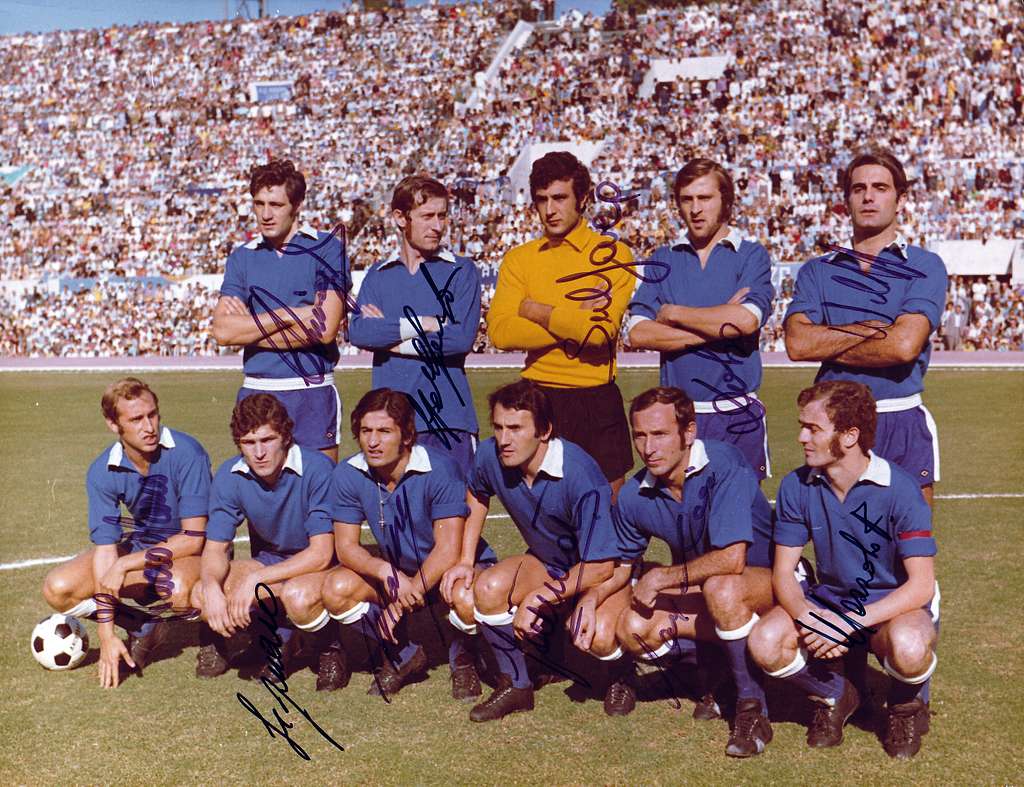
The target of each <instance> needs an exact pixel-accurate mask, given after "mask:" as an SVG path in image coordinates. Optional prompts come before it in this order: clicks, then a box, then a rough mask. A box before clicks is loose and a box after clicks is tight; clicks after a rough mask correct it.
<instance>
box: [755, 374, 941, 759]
mask: <svg viewBox="0 0 1024 787" xmlns="http://www.w3.org/2000/svg"><path fill="white" fill-rule="evenodd" d="M797 401H798V403H799V406H800V444H801V445H802V446H803V449H804V457H805V461H806V464H805V465H804V466H803V467H801V468H800V469H798V470H794V471H793V472H792V473H790V474H789V475H787V476H786V477H785V478H784V479H782V484H781V486H780V487H779V497H778V502H777V504H776V517H777V522H776V525H775V544H776V546H775V566H774V573H773V578H772V581H773V585H774V588H775V596H776V598H777V599H778V602H779V606H778V607H776V608H775V609H773V610H772V611H771V612H770V613H769V614H767V615H765V616H764V617H763V618H762V619H761V621H760V622H759V623H758V624H757V626H756V627H755V628H754V631H753V633H752V634H751V636H750V649H751V653H752V655H753V656H754V658H755V660H756V661H757V662H758V663H759V664H760V665H761V666H762V667H763V668H764V669H765V670H766V671H769V674H770V675H771V676H773V677H776V678H783V679H785V680H789V681H790V682H792V683H793V684H795V685H797V686H799V687H800V688H802V689H804V690H805V691H806V692H807V693H808V694H810V695H811V699H812V700H814V701H815V702H816V703H818V707H817V708H816V710H815V714H814V719H813V721H812V722H811V727H810V729H809V730H808V732H807V743H808V744H809V745H810V746H815V747H820V746H837V745H838V744H839V743H841V742H842V740H843V725H844V724H845V723H846V720H847V719H848V718H849V717H850V716H851V715H852V714H853V712H854V711H856V710H857V706H858V704H859V701H860V699H859V695H858V692H857V689H856V688H855V687H854V685H853V684H852V683H851V682H850V681H848V680H847V679H846V678H845V677H842V676H841V675H839V674H837V673H835V672H833V671H831V670H829V669H828V668H827V667H826V666H825V664H826V662H827V661H828V660H831V659H835V658H836V657H838V656H841V655H843V654H844V653H846V652H847V650H848V649H849V648H851V647H854V646H863V645H864V644H865V643H867V644H868V646H869V647H870V648H871V651H872V652H873V653H874V654H875V656H876V657H877V658H878V660H879V662H881V663H882V665H883V666H884V667H885V671H886V672H888V673H889V675H891V676H892V678H893V680H892V683H891V686H890V689H889V698H888V706H889V712H888V723H887V726H886V732H885V738H884V745H885V750H886V752H888V753H889V754H890V755H891V756H893V757H901V758H909V757H913V756H914V755H915V754H916V753H917V752H918V750H919V749H920V748H921V735H922V733H924V732H926V731H927V729H928V689H929V683H930V678H931V675H932V673H933V672H934V670H935V666H936V664H937V657H936V655H935V641H936V636H937V626H938V599H939V594H938V585H937V584H936V583H935V571H934V565H933V563H934V555H935V539H934V538H932V532H931V530H932V526H931V512H930V510H929V508H928V505H927V504H926V503H925V501H924V499H923V498H922V497H921V494H920V492H919V491H918V486H917V483H916V480H915V479H914V478H912V477H911V476H910V475H909V474H907V473H906V472H905V471H903V470H902V469H900V467H899V466H897V465H896V464H894V463H892V462H888V461H886V460H885V459H881V458H880V457H878V456H877V455H876V454H874V453H873V452H872V451H871V450H870V449H871V447H872V445H873V443H874V436H875V422H876V410H875V400H874V397H872V395H871V391H870V390H869V389H868V388H867V387H866V386H864V385H862V384H860V383H853V382H848V381H838V380H830V381H828V382H821V383H817V384H816V385H813V386H811V387H810V388H807V389H805V390H803V391H801V392H800V396H799V398H798V400H797ZM808 541H813V542H814V556H815V563H816V568H817V574H818V576H819V577H820V578H821V583H820V584H818V585H816V586H808V585H807V583H806V582H805V583H803V586H801V584H798V583H797V581H796V580H795V579H794V577H793V568H794V567H795V566H796V564H797V561H798V560H799V559H800V553H801V552H802V550H803V548H804V545H805V544H806V543H807V542H808ZM865 635H867V636H865Z"/></svg>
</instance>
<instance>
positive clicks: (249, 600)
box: [227, 579, 256, 629]
mask: <svg viewBox="0 0 1024 787" xmlns="http://www.w3.org/2000/svg"><path fill="white" fill-rule="evenodd" d="M255 590H256V582H254V581H253V580H252V579H245V580H244V581H242V582H239V583H238V587H236V588H235V589H234V590H233V591H231V595H230V596H229V597H228V600H227V601H228V616H229V617H230V618H231V623H232V624H233V625H234V626H235V627H236V628H240V629H243V628H246V627H247V626H248V625H249V622H250V620H251V619H252V618H251V615H252V605H253V603H254V602H255V600H256V595H255Z"/></svg>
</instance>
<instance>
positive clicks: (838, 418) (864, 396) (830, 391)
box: [796, 380, 878, 455]
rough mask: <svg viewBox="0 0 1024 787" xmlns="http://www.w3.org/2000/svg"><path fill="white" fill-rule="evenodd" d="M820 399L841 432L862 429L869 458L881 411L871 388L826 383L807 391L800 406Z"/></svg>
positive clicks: (860, 440) (842, 382) (799, 398)
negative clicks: (878, 409)
mask: <svg viewBox="0 0 1024 787" xmlns="http://www.w3.org/2000/svg"><path fill="white" fill-rule="evenodd" d="M819 400H820V401H821V402H822V404H823V405H824V407H825V413H826V414H827V415H828V420H829V421H831V422H832V426H833V427H834V428H835V430H836V431H837V432H847V431H849V430H850V429H853V428H854V427H856V428H857V429H859V430H860V436H859V437H858V438H857V445H859V446H860V450H861V451H863V452H864V453H865V455H866V454H867V452H868V451H870V450H871V449H872V448H874V445H875V427H876V426H877V424H878V412H877V411H876V409H875V397H874V396H872V395H871V389H870V388H868V387H867V386H866V385H864V384H863V383H855V382H852V381H850V380H824V381H823V382H820V383H815V384H814V385H812V386H810V387H809V388H804V389H803V390H802V391H801V392H800V394H799V395H798V396H797V398H796V403H797V405H798V406H799V407H806V406H807V405H809V404H810V403H811V402H816V401H819Z"/></svg>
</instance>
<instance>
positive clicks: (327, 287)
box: [246, 224, 356, 385]
mask: <svg viewBox="0 0 1024 787" xmlns="http://www.w3.org/2000/svg"><path fill="white" fill-rule="evenodd" d="M335 237H336V238H338V239H339V240H340V242H341V255H340V257H339V259H340V260H342V261H344V260H345V256H346V246H345V226H344V225H343V224H338V225H336V226H335V227H333V228H331V230H330V232H328V233H327V235H326V236H325V237H324V238H323V239H322V240H320V241H318V242H317V244H316V245H315V246H309V247H305V246H301V245H299V244H298V243H295V242H294V241H288V243H285V244H284V245H283V246H282V247H281V248H280V249H279V251H280V252H281V254H282V255H291V256H296V255H309V256H311V257H313V258H314V259H315V260H316V263H317V269H316V273H315V283H316V290H317V292H316V300H315V302H314V304H313V319H312V320H311V321H310V325H306V324H305V323H304V322H303V321H302V320H300V319H299V318H298V315H296V314H295V312H294V311H293V309H292V308H291V307H290V306H288V305H287V304H286V303H285V302H284V301H283V300H281V298H279V297H278V296H277V295H275V294H274V293H272V292H270V291H269V290H267V289H265V288H263V287H250V288H249V296H248V298H246V305H247V306H248V308H249V313H250V314H251V315H252V317H253V322H254V323H255V324H256V327H257V328H258V329H259V331H260V334H261V341H266V342H267V344H269V345H270V348H271V349H274V350H279V351H280V352H281V360H282V361H283V362H284V363H285V365H287V366H288V368H289V369H291V370H292V371H293V372H295V374H296V375H298V376H299V377H301V378H302V379H303V380H304V381H305V382H306V384H307V385H319V384H320V383H322V382H323V381H324V377H325V375H326V373H327V372H328V371H329V369H328V365H327V361H325V360H324V359H323V358H322V357H320V356H319V355H316V354H311V355H310V363H311V364H312V369H311V370H307V369H306V367H305V364H304V357H303V350H305V348H306V347H308V346H311V345H316V344H318V343H320V342H321V341H322V339H323V336H324V332H325V331H326V328H327V324H326V313H325V312H324V310H323V303H324V301H325V300H326V299H327V293H328V291H333V292H335V293H337V294H338V296H339V297H340V298H341V300H342V309H343V310H344V309H349V308H351V309H354V308H356V307H355V301H354V300H353V299H352V296H351V293H350V290H351V286H350V284H349V282H348V281H347V279H346V277H345V274H344V270H343V267H344V266H343V264H342V269H340V270H338V271H335V270H334V268H332V267H331V264H330V262H328V261H327V260H325V259H324V258H323V257H321V256H320V255H319V254H317V253H316V252H317V251H318V250H320V249H322V248H323V247H324V246H326V245H327V244H328V243H329V242H330V241H331V239H332V238H335ZM295 294H301V293H295ZM257 306H259V307H262V310H263V311H262V312H260V311H259V310H258V309H257V308H256V307H257ZM276 309H281V310H283V311H284V313H285V314H286V315H287V316H288V318H289V319H290V320H291V323H292V324H289V323H288V322H287V321H286V320H284V319H282V318H281V317H279V316H278V315H277V314H275V313H274V312H275V310H276ZM261 313H262V314H265V315H266V316H269V317H270V319H271V321H273V323H274V331H268V330H267V329H266V328H264V327H263V323H262V321H261V320H260V319H259V315H260V314H261ZM293 331H294V332H295V333H294V334H293V333H292V332H293ZM289 334H292V336H294V338H295V339H297V340H298V341H308V342H309V344H306V345H302V346H299V347H294V346H293V345H292V340H291V339H290V338H289ZM279 340H280V341H281V342H282V345H281V346H278V343H277V342H278V341H279Z"/></svg>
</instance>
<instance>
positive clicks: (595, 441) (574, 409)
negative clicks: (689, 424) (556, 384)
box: [540, 382, 633, 481]
mask: <svg viewBox="0 0 1024 787" xmlns="http://www.w3.org/2000/svg"><path fill="white" fill-rule="evenodd" d="M540 387H541V388H543V389H544V393H546V394H547V395H548V398H549V399H550V400H551V409H552V410H553V412H554V418H555V436H556V437H564V438H565V439H566V440H571V441H572V442H574V443H576V445H578V446H579V447H580V448H582V449H583V450H584V451H586V452H587V453H588V454H590V455H591V456H592V457H594V459H595V461H596V462H597V464H598V466H599V467H600V468H601V472H603V473H604V477H605V478H607V479H608V480H609V481H613V480H615V479H616V478H622V477H623V476H624V475H626V473H628V472H629V471H630V470H631V469H632V468H633V446H632V444H631V442H630V439H629V424H628V423H626V410H625V406H624V405H623V402H622V392H621V391H619V386H618V385H616V384H615V383H614V382H611V383H605V384H604V385H597V386H594V387H593V388H552V387H550V386H547V385H542V386H540Z"/></svg>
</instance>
